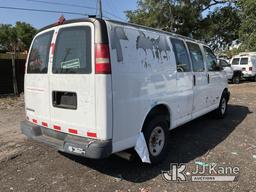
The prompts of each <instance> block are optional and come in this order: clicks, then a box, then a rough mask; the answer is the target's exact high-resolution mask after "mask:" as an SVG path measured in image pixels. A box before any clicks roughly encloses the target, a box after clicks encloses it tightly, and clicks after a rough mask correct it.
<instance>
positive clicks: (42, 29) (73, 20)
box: [38, 17, 209, 47]
mask: <svg viewBox="0 0 256 192" xmlns="http://www.w3.org/2000/svg"><path fill="white" fill-rule="evenodd" d="M96 21H99V22H103V21H108V22H111V23H114V24H120V25H125V26H133V27H136V28H141V29H146V30H151V31H155V32H160V33H164V34H168V35H171V36H174V37H177V38H183V39H186V40H190V41H194V42H196V43H200V44H203V45H205V46H207V47H209V46H208V45H206V44H205V43H204V42H202V41H199V40H195V39H193V38H190V37H187V36H183V35H180V34H177V33H173V32H168V31H163V30H161V29H155V28H152V27H146V26H143V25H138V24H133V23H126V22H122V21H116V20H111V19H100V18H94V17H93V18H80V19H70V20H65V21H64V22H63V24H70V23H78V22H91V23H95V22H96ZM58 25H59V24H58V22H56V23H53V24H50V25H48V26H45V27H43V28H41V29H39V31H38V33H39V32H42V31H44V30H46V29H50V28H52V27H56V26H58Z"/></svg>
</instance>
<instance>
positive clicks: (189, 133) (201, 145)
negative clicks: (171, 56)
mask: <svg viewBox="0 0 256 192" xmlns="http://www.w3.org/2000/svg"><path fill="white" fill-rule="evenodd" d="M249 113H250V111H249V109H248V108H247V107H244V106H238V105H229V111H228V114H227V116H226V118H225V119H223V120H216V119H213V118H211V114H208V115H205V116H203V117H201V118H198V119H196V120H194V121H192V122H190V123H187V124H186V125H183V126H181V127H178V128H177V129H174V130H172V131H170V136H169V137H170V138H169V139H170V148H169V152H168V155H167V157H166V159H165V160H164V161H163V162H162V163H160V164H159V165H156V166H148V165H145V164H142V163H140V162H138V161H127V160H124V159H121V158H119V157H117V156H116V155H112V156H111V157H109V158H107V159H103V160H92V159H85V158H81V157H76V156H72V155H68V154H65V156H66V157H68V158H69V159H71V160H73V161H76V162H78V163H80V164H82V165H84V166H87V167H89V168H91V169H94V170H97V171H99V172H101V173H103V174H107V175H110V176H113V177H117V176H118V175H122V178H123V179H124V180H127V181H131V182H135V183H140V182H145V181H147V180H150V179H152V178H154V177H157V176H158V175H159V174H161V172H162V170H165V171H167V170H170V167H169V166H170V163H187V162H190V161H192V160H194V159H195V158H197V157H199V156H202V155H204V154H205V153H207V152H208V151H209V150H211V149H213V148H214V147H215V146H216V145H218V144H219V143H221V142H222V141H223V140H225V139H226V138H227V137H228V136H229V134H231V133H232V132H233V131H234V130H235V129H236V128H237V126H238V125H239V124H240V123H241V122H242V121H243V120H244V119H245V118H246V116H247V114H249Z"/></svg>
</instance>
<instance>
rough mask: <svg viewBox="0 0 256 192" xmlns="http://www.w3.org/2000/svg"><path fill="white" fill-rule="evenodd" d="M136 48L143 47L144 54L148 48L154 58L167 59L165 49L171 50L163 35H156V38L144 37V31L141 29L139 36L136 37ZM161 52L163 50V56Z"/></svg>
mask: <svg viewBox="0 0 256 192" xmlns="http://www.w3.org/2000/svg"><path fill="white" fill-rule="evenodd" d="M136 48H137V49H143V50H144V51H145V53H146V54H147V50H150V51H151V52H152V54H153V57H154V58H157V59H167V60H168V55H167V51H171V48H170V47H169V45H168V43H167V40H166V38H165V37H163V36H158V38H156V39H154V38H150V37H146V35H145V33H143V32H142V31H140V32H139V36H138V37H137V41H136ZM162 52H165V55H164V56H162V55H161V54H162Z"/></svg>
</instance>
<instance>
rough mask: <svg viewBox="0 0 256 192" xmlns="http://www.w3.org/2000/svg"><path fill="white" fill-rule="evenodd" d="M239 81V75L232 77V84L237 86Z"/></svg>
mask: <svg viewBox="0 0 256 192" xmlns="http://www.w3.org/2000/svg"><path fill="white" fill-rule="evenodd" d="M240 80H241V78H240V75H234V77H233V79H232V82H233V83H234V84H239V83H240Z"/></svg>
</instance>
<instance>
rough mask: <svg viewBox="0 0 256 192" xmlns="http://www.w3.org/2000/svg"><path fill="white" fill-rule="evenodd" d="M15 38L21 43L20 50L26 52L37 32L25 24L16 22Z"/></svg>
mask: <svg viewBox="0 0 256 192" xmlns="http://www.w3.org/2000/svg"><path fill="white" fill-rule="evenodd" d="M15 28H16V32H17V37H18V39H19V41H20V42H21V45H20V48H21V50H28V49H29V46H30V44H31V41H32V39H33V38H34V36H35V34H36V32H37V30H36V29H35V28H34V27H32V26H31V25H30V24H27V23H25V22H17V23H16V25H15Z"/></svg>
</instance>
